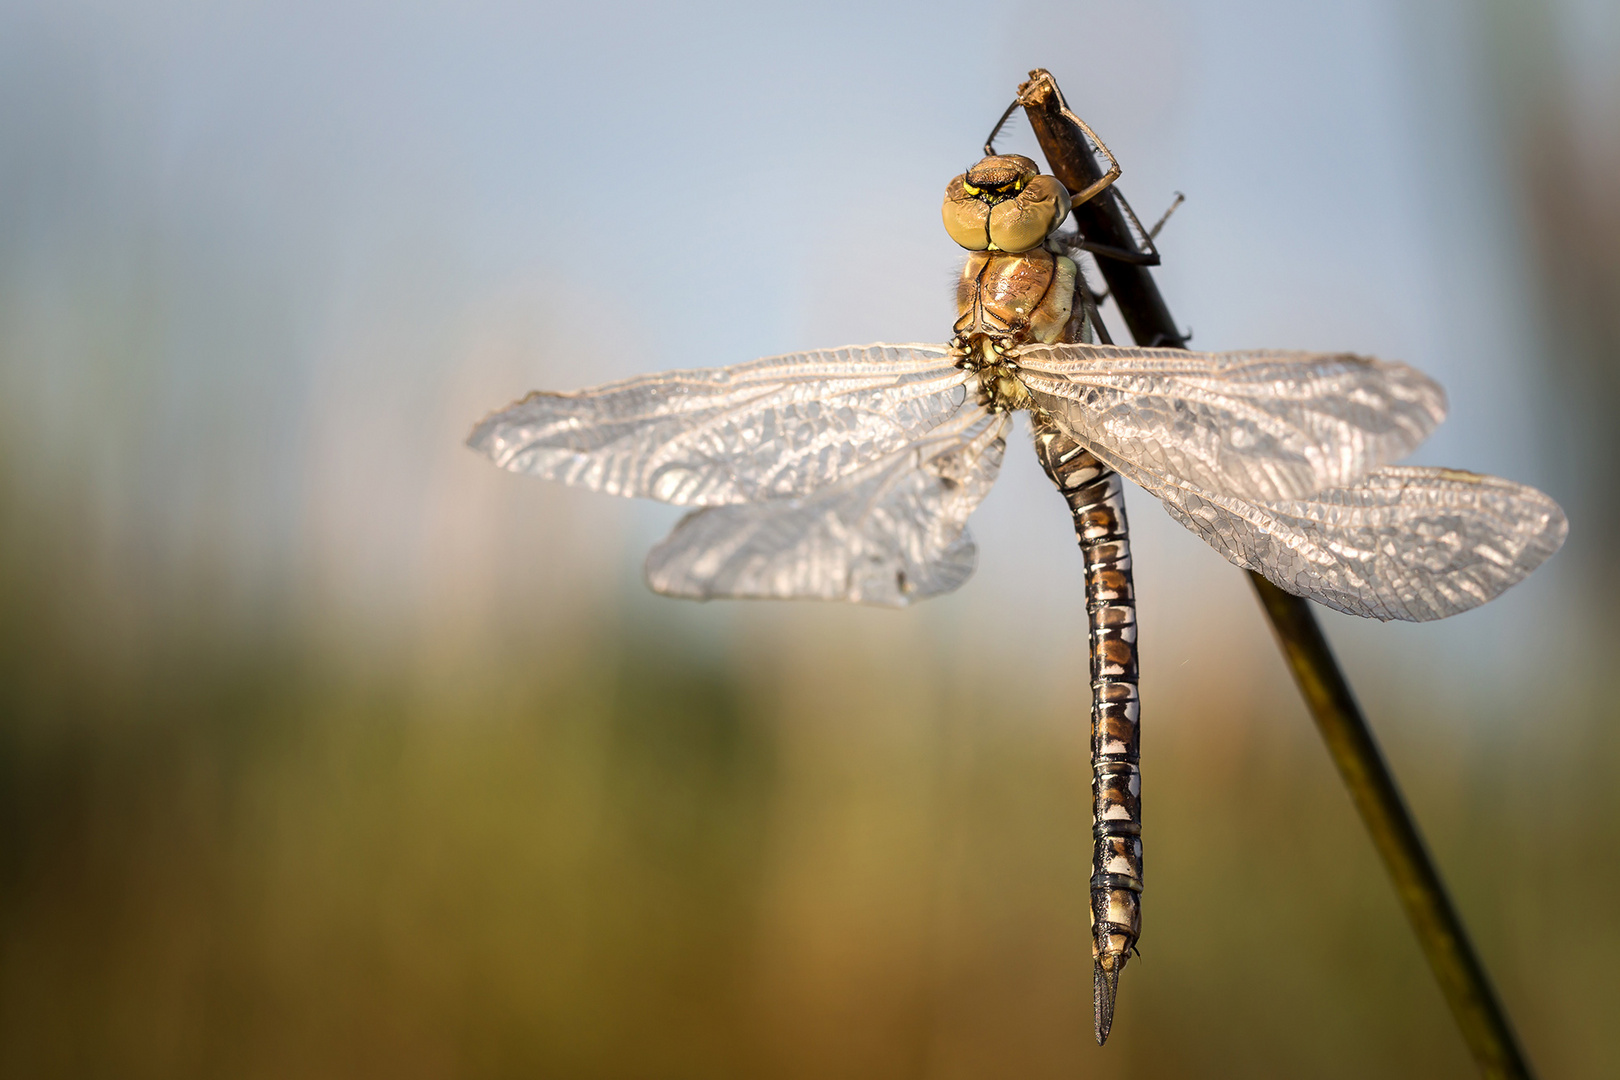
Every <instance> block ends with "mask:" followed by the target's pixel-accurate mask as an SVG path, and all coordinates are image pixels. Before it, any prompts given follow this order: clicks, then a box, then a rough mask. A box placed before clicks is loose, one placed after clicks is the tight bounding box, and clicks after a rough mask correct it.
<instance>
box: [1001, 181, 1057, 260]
mask: <svg viewBox="0 0 1620 1080" xmlns="http://www.w3.org/2000/svg"><path fill="white" fill-rule="evenodd" d="M1069 209H1070V205H1069V192H1068V189H1067V188H1065V187H1064V186H1063V185H1062V184H1061V183H1059V182H1058V179H1057V177H1055V176H1036V177H1032V178H1031V179H1030V180H1029V182H1028V183H1027V184H1025V185H1024V188H1023V190H1022V191H1020V192H1019V193H1018V195H1017V197H1016V198H1012V199H1008V200H1006V201H1005V202H999V203H997V204H996V205H995V206H993V207H992V208H991V209H990V241H991V243H993V244H994V245H995V246H996V247H998V248H1000V249H1001V250H1002V251H1015V252H1016V251H1029V250H1030V249H1031V248H1035V247H1039V246H1040V244H1041V242H1042V241H1043V240H1045V239H1046V238H1047V236H1049V235H1050V234H1051V233H1052V230H1054V229H1056V228H1057V227H1058V226H1059V225H1061V224H1062V223H1063V221H1064V219H1065V218H1067V217H1068V216H1069Z"/></svg>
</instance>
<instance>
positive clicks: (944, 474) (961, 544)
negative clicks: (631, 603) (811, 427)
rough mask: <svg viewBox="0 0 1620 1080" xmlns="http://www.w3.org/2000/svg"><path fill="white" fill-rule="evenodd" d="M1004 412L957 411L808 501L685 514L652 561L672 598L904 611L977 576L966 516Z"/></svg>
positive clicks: (657, 580)
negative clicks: (845, 604) (836, 603)
mask: <svg viewBox="0 0 1620 1080" xmlns="http://www.w3.org/2000/svg"><path fill="white" fill-rule="evenodd" d="M1006 432H1007V419H1006V415H1005V414H994V415H992V414H989V413H986V412H985V411H984V410H982V409H980V408H978V407H976V406H975V407H971V408H968V409H964V410H962V413H961V414H960V415H959V416H957V417H955V418H953V419H952V420H951V421H949V422H948V423H946V424H944V425H941V426H940V427H939V428H936V429H935V430H934V431H933V432H931V433H930V434H929V435H928V436H927V437H926V438H925V439H923V440H921V441H919V442H918V443H916V444H914V445H912V446H909V447H906V448H905V449H903V450H898V451H894V452H892V453H890V454H888V455H887V456H886V457H884V458H882V459H880V460H878V461H874V462H872V463H870V464H869V465H867V466H865V467H864V468H862V469H860V470H859V471H857V472H854V473H851V474H850V475H848V476H845V477H844V478H843V479H841V480H839V481H838V482H837V483H836V484H832V485H829V486H827V487H824V488H821V489H820V490H819V491H817V492H815V493H814V494H813V495H811V496H809V497H808V498H803V499H778V500H775V501H772V502H764V503H753V504H748V505H743V506H722V507H711V508H708V509H704V510H698V511H695V512H694V513H691V514H688V515H687V516H686V517H685V518H684V519H683V520H682V521H681V523H680V524H679V525H677V526H676V527H675V531H674V532H673V533H671V534H670V535H669V537H668V538H667V539H665V540H664V541H663V542H662V543H661V544H659V545H658V546H657V547H655V548H654V549H653V550H652V553H651V554H650V555H648V557H647V583H648V584H649V585H650V586H651V587H652V589H653V591H655V592H660V593H664V594H666V595H668V596H685V597H691V598H693V599H699V600H712V599H720V598H726V597H734V598H745V597H747V598H775V599H816V600H850V601H856V602H860V603H867V604H885V605H889V606H892V607H901V606H904V605H906V604H909V603H912V602H913V601H916V600H922V599H925V598H927V597H930V596H937V595H939V594H941V593H946V592H950V591H951V590H952V589H955V588H956V587H957V586H959V585H961V584H962V583H963V582H964V581H966V580H967V579H968V576H969V575H970V574H972V573H973V567H974V563H975V561H976V560H977V551H976V549H975V548H974V546H973V541H972V540H971V539H969V537H968V535H967V530H966V525H967V518H968V515H969V514H970V513H972V512H973V508H974V507H976V506H977V505H978V504H979V502H980V501H981V500H982V499H983V498H984V496H985V495H986V494H987V493H988V492H989V490H990V485H991V484H992V483H993V482H994V481H995V478H996V473H997V472H998V471H999V470H1000V468H1001V458H1002V453H1003V451H1004V450H1005V448H1006Z"/></svg>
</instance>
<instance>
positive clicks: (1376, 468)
mask: <svg viewBox="0 0 1620 1080" xmlns="http://www.w3.org/2000/svg"><path fill="white" fill-rule="evenodd" d="M1016 355H1017V363H1018V364H1019V367H1020V371H1019V377H1020V380H1021V381H1022V382H1023V384H1024V386H1025V387H1026V389H1027V390H1028V391H1029V393H1030V397H1031V399H1032V400H1033V402H1034V404H1035V406H1036V407H1037V408H1039V409H1040V410H1041V411H1042V412H1043V413H1045V414H1047V415H1048V416H1049V417H1050V418H1051V419H1052V421H1053V422H1054V423H1055V424H1056V425H1057V426H1058V427H1060V428H1061V429H1062V430H1063V431H1064V432H1066V433H1067V434H1069V435H1070V436H1072V437H1073V438H1074V439H1076V440H1077V441H1079V442H1081V443H1083V444H1084V445H1086V446H1088V447H1090V448H1091V449H1092V451H1093V452H1094V453H1095V454H1096V455H1097V457H1098V458H1100V459H1101V460H1102V461H1103V462H1105V463H1106V464H1108V465H1110V466H1112V467H1113V468H1114V469H1116V470H1118V471H1119V472H1120V473H1121V474H1122V475H1124V476H1126V477H1127V478H1129V479H1131V480H1133V481H1135V482H1136V483H1138V484H1140V485H1141V486H1142V487H1144V488H1146V489H1147V490H1148V491H1150V492H1152V493H1153V494H1155V495H1157V496H1158V497H1159V498H1160V499H1161V500H1162V501H1163V502H1164V504H1165V507H1166V509H1168V510H1169V511H1170V514H1171V516H1173V517H1175V518H1176V520H1178V521H1180V522H1181V523H1182V524H1183V525H1185V526H1187V527H1188V528H1189V529H1191V530H1192V531H1193V532H1195V533H1197V534H1198V535H1199V536H1200V537H1201V538H1203V539H1204V540H1205V541H1206V542H1207V543H1209V544H1210V546H1211V547H1213V548H1215V550H1217V551H1218V552H1220V553H1221V554H1222V555H1223V556H1224V557H1226V558H1227V559H1228V560H1230V561H1232V562H1234V563H1236V564H1237V565H1239V566H1243V567H1246V568H1248V569H1251V570H1255V571H1258V572H1259V573H1262V574H1264V575H1265V576H1266V577H1268V578H1270V579H1271V580H1272V581H1275V582H1276V583H1277V584H1278V585H1280V586H1281V587H1282V588H1284V589H1287V590H1288V591H1290V592H1293V593H1297V594H1299V595H1301V596H1307V597H1310V598H1311V599H1314V600H1318V601H1320V602H1322V603H1324V604H1327V605H1328V606H1330V607H1334V608H1337V609H1338V610H1340V611H1346V612H1350V613H1352V614H1356V615H1363V616H1368V617H1372V618H1379V619H1408V620H1425V619H1436V618H1441V617H1444V616H1446V615H1450V614H1455V613H1456V612H1459V611H1463V610H1466V609H1468V608H1470V607H1474V606H1476V605H1478V604H1482V603H1484V602H1485V601H1486V600H1489V599H1490V598H1491V597H1493V596H1495V595H1497V594H1498V593H1500V592H1501V591H1502V590H1504V589H1506V588H1507V587H1508V586H1510V585H1512V584H1514V583H1515V582H1517V581H1519V580H1521V579H1522V578H1523V577H1524V576H1525V575H1527V574H1528V573H1530V571H1531V570H1533V569H1535V567H1536V566H1538V565H1540V563H1541V562H1542V561H1543V560H1545V559H1546V558H1547V557H1548V556H1549V555H1551V554H1552V553H1553V552H1554V551H1556V550H1557V549H1558V546H1559V545H1560V544H1561V543H1562V542H1563V537H1564V533H1565V531H1566V525H1565V521H1564V517H1563V513H1562V512H1561V511H1560V510H1559V508H1558V506H1557V504H1556V503H1554V502H1553V501H1552V500H1550V499H1548V498H1547V497H1546V496H1545V495H1543V494H1541V493H1540V492H1538V491H1536V490H1535V489H1533V488H1528V487H1524V486H1523V485H1519V484H1514V483H1511V482H1509V481H1506V480H1501V479H1498V478H1496V477H1483V476H1476V475H1474V474H1471V473H1461V472H1455V471H1452V470H1443V469H1414V468H1390V467H1388V465H1389V463H1390V462H1392V461H1395V460H1398V459H1399V458H1401V457H1404V456H1405V455H1406V454H1408V453H1410V452H1411V451H1412V450H1413V449H1414V448H1415V447H1416V446H1417V445H1418V444H1419V443H1421V442H1422V441H1423V439H1424V438H1426V437H1427V436H1428V435H1429V433H1430V432H1431V431H1433V430H1434V428H1435V426H1436V425H1437V424H1438V423H1439V422H1440V420H1441V419H1442V418H1443V417H1444V414H1445V398H1444V394H1443V393H1442V392H1441V390H1440V388H1439V387H1438V386H1437V385H1435V384H1434V383H1433V382H1432V381H1430V380H1429V379H1428V378H1426V377H1425V376H1423V375H1421V374H1420V373H1418V372H1417V371H1415V370H1413V369H1411V368H1409V367H1406V366H1405V365H1403V364H1389V363H1381V362H1379V361H1375V360H1368V359H1365V358H1362V357H1356V356H1350V355H1345V354H1317V353H1297V352H1238V353H1223V354H1205V353H1192V352H1186V351H1182V350H1171V349H1132V348H1119V347H1114V346H1102V345H1034V346H1026V347H1024V348H1022V349H1019V350H1017V351H1016ZM971 378H972V376H971V375H970V374H968V373H966V372H963V371H961V370H959V369H958V368H956V367H955V366H953V364H952V362H951V357H950V356H949V354H948V352H947V350H946V349H945V348H944V347H942V346H935V345H882V344H879V345H868V346H859V347H851V348H844V349H827V350H818V351H814V352H805V353H793V354H789V355H787V356H780V357H772V358H769V359H766V360H756V361H754V362H752V363H749V364H742V365H739V366H737V367H733V368H723V369H718V370H711V371H686V372H671V373H668V374H664V375H654V376H647V377H643V378H638V379H631V380H627V381H625V382H620V383H614V384H611V385H608V386H603V387H599V388H597V389H594V390H585V391H581V392H579V393H575V394H545V393H538V394H532V395H530V396H529V397H528V398H526V399H524V400H523V401H521V402H518V403H517V404H515V405H513V406H512V407H511V408H509V409H506V410H505V411H503V412H500V413H496V414H495V415H493V416H491V417H489V418H488V419H486V420H485V421H484V422H483V423H481V424H480V425H479V426H478V428H477V429H476V430H475V431H474V432H473V435H472V437H471V438H470V439H469V440H468V441H469V443H470V445H472V446H473V447H474V448H475V449H478V450H480V451H482V452H484V453H486V454H488V455H489V456H490V457H491V458H492V459H493V460H494V461H495V462H496V463H497V464H499V465H502V466H503V467H505V468H508V469H512V470H514V471H517V472H524V473H530V474H533V475H537V476H543V477H547V478H549V479H554V480H561V481H563V482H565V483H570V484H575V485H578V486H583V487H588V488H592V489H594V490H599V491H605V492H609V493H612V494H618V495H639V496H646V497H649V498H655V499H661V500H663V501H665V502H670V503H674V504H677V505H682V506H695V507H701V508H702V509H698V510H697V511H695V512H694V513H692V514H689V515H688V516H687V517H686V518H685V519H684V520H683V521H682V522H681V523H680V524H679V525H678V526H677V527H676V529H675V531H674V532H673V533H672V534H671V535H670V537H669V538H668V539H666V540H665V541H664V542H663V543H661V544H659V545H658V547H656V548H655V549H654V550H653V552H652V554H651V556H650V558H649V560H648V566H647V575H648V582H649V584H650V585H651V586H652V587H653V588H654V589H655V590H657V591H659V592H662V593H666V594H670V595H675V596H688V597H695V598H700V599H709V598H718V597H775V598H784V599H785V598H796V597H805V598H817V599H829V600H854V601H861V602H865V603H877V604H889V605H903V604H907V603H910V602H912V601H914V600H918V599H922V598H925V597H928V596H934V595H938V594H940V593H944V592H948V591H950V590H952V589H954V588H956V587H957V586H959V585H960V584H961V583H962V582H963V581H965V580H966V579H967V577H968V575H969V574H971V573H972V570H973V565H974V559H975V552H974V547H973V543H972V541H971V540H970V539H969V537H968V534H967V531H966V523H967V518H968V515H969V514H970V513H971V512H972V510H973V509H974V507H976V506H977V505H978V503H979V502H980V501H981V500H982V499H983V498H984V495H985V494H986V492H988V490H989V488H990V485H991V484H992V483H993V482H994V480H995V476H996V473H997V470H998V469H999V468H1000V464H1001V458H1002V452H1003V449H1004V446H1005V436H1006V427H1007V421H1006V416H1005V414H1002V413H993V412H990V411H987V410H986V409H985V407H984V406H983V405H982V404H981V403H980V400H979V396H978V395H977V393H975V392H974V391H973V389H972V387H971V386H970V385H969V384H970V381H971Z"/></svg>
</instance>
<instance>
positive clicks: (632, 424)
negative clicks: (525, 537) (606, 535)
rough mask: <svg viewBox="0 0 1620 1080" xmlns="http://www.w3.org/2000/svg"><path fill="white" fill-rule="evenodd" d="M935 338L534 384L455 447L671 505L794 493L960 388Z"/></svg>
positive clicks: (910, 435) (878, 451) (907, 431)
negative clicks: (562, 384)
mask: <svg viewBox="0 0 1620 1080" xmlns="http://www.w3.org/2000/svg"><path fill="white" fill-rule="evenodd" d="M966 378H967V375H966V374H965V373H964V372H962V371H959V370H957V369H956V368H954V367H952V366H951V364H950V362H949V361H948V360H947V359H946V358H945V349H944V347H943V346H939V345H882V344H878V345H863V346H851V347H847V348H842V349H820V350H817V351H814V352H802V353H790V354H788V355H786V356H775V357H770V358H767V359H764V360H755V361H752V362H751V363H747V364H739V365H737V366H736V367H730V368H716V369H711V370H705V371H671V372H665V373H663V374H659V375H646V376H642V377H640V378H635V379H628V380H625V381H624V382H617V383H610V384H608V385H606V386H599V387H596V388H594V389H590V390H581V391H579V392H577V393H572V394H552V393H546V392H543V391H542V392H536V393H533V394H530V395H529V396H528V397H526V398H524V399H523V400H522V401H520V402H517V403H516V404H515V405H512V406H511V407H510V408H507V409H505V410H503V411H501V412H498V413H495V414H494V415H492V416H490V417H488V418H487V419H486V420H484V421H483V422H482V423H480V424H479V425H478V427H477V428H475V429H474V430H473V433H472V435H471V436H470V437H469V438H468V440H467V444H468V445H469V446H471V447H472V448H473V449H475V450H478V451H480V452H481V453H484V454H487V455H488V456H489V457H490V458H491V459H492V460H493V461H494V462H495V464H497V465H499V466H501V467H502V468H506V469H511V470H512V471H513V472H521V473H528V474H530V475H532V476H540V477H544V478H546V479H548V480H560V481H562V482H563V483H566V484H574V485H576V486H579V487H586V488H591V489H593V490H596V491H604V492H607V493H609V494H612V495H635V496H642V497H646V498H653V499H661V500H663V501H664V502H670V503H675V504H677V505H680V506H718V505H724V504H729V503H742V502H751V501H755V500H759V499H780V498H792V497H796V496H803V495H806V494H808V493H810V492H811V491H814V490H815V489H816V488H817V487H819V486H821V485H823V484H826V483H829V482H831V481H833V480H836V479H837V478H839V477H840V476H843V475H845V474H846V473H848V472H850V471H851V470H853V469H858V468H859V467H860V466H862V465H863V464H865V463H867V462H870V461H873V460H875V459H877V458H880V457H882V456H883V455H885V454H888V453H890V452H892V451H894V450H898V449H899V448H901V447H903V446H905V445H907V444H908V443H911V442H912V441H914V440H915V439H916V438H917V437H918V436H920V435H922V434H923V433H925V432H927V431H928V430H929V429H930V428H932V427H934V426H935V425H936V424H938V423H940V421H942V420H944V419H946V418H947V417H949V416H951V415H952V414H953V413H955V412H956V411H957V409H958V408H960V407H961V405H962V403H963V401H964V400H965V398H966V391H965V390H964V389H963V385H962V384H963V382H964V381H965V379H966Z"/></svg>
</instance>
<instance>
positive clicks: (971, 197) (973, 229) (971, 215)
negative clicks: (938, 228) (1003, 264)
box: [940, 175, 990, 251]
mask: <svg viewBox="0 0 1620 1080" xmlns="http://www.w3.org/2000/svg"><path fill="white" fill-rule="evenodd" d="M970 187H971V185H969V184H968V183H967V178H966V176H965V175H964V176H958V177H956V178H955V179H954V180H952V181H951V182H950V183H949V184H947V185H946V186H945V205H944V206H943V207H941V210H940V216H941V217H942V218H943V219H944V221H945V231H946V232H947V233H949V234H950V236H951V239H952V240H954V241H956V242H957V243H958V244H960V245H962V246H963V247H965V248H967V249H968V250H969V251H983V250H984V249H985V248H987V247H989V246H990V206H989V204H988V203H986V202H984V201H983V200H982V199H980V198H978V197H977V194H978V192H977V190H969V188H970Z"/></svg>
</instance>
